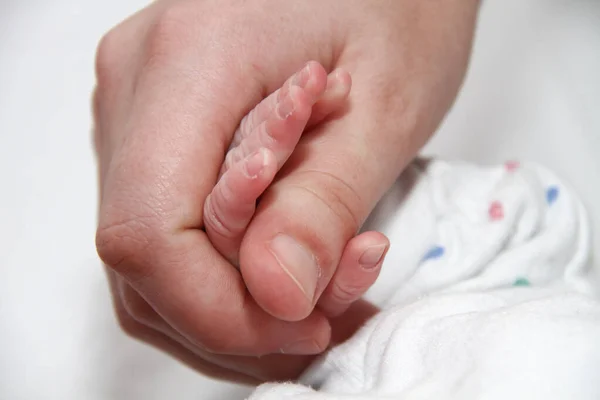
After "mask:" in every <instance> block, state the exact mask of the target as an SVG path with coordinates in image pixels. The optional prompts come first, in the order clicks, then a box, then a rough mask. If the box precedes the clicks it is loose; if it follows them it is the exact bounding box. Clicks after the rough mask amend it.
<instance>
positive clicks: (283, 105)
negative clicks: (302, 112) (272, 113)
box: [277, 90, 295, 119]
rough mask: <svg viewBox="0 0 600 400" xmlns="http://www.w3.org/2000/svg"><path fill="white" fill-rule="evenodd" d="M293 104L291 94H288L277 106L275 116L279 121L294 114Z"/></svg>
mask: <svg viewBox="0 0 600 400" xmlns="http://www.w3.org/2000/svg"><path fill="white" fill-rule="evenodd" d="M294 108H295V104H294V98H293V97H292V92H291V90H290V92H289V93H288V94H287V95H286V96H285V97H284V98H283V99H282V100H281V101H280V102H279V104H277V115H278V116H279V118H281V119H286V118H287V117H289V116H290V115H292V113H293V112H294Z"/></svg>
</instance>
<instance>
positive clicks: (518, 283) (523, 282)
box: [513, 278, 531, 286]
mask: <svg viewBox="0 0 600 400" xmlns="http://www.w3.org/2000/svg"><path fill="white" fill-rule="evenodd" d="M513 286H531V283H530V282H529V281H528V280H527V279H525V278H517V279H516V280H515V283H513Z"/></svg>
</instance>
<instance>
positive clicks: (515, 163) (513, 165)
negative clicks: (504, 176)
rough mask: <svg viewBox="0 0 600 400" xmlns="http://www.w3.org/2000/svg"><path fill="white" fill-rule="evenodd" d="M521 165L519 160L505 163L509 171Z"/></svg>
mask: <svg viewBox="0 0 600 400" xmlns="http://www.w3.org/2000/svg"><path fill="white" fill-rule="evenodd" d="M520 166H521V164H520V163H519V162H518V161H507V162H506V163H504V167H505V168H506V170H507V171H510V172H512V171H514V170H516V169H518V168H519V167H520Z"/></svg>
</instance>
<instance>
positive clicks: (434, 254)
mask: <svg viewBox="0 0 600 400" xmlns="http://www.w3.org/2000/svg"><path fill="white" fill-rule="evenodd" d="M445 252H446V249H444V248H443V247H442V246H434V247H432V248H431V249H429V251H428V252H427V253H425V255H424V256H423V261H427V260H435V259H436V258H440V257H442V256H443V255H444V253H445Z"/></svg>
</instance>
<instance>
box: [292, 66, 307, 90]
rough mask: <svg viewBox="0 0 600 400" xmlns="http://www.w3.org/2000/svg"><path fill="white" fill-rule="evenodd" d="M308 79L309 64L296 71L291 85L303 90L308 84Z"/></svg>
mask: <svg viewBox="0 0 600 400" xmlns="http://www.w3.org/2000/svg"><path fill="white" fill-rule="evenodd" d="M309 77H310V64H306V65H305V66H304V68H302V69H301V70H300V71H298V72H297V73H296V74H295V75H294V78H293V79H292V85H294V86H298V87H301V88H303V87H304V86H306V84H307V83H308V78H309Z"/></svg>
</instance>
